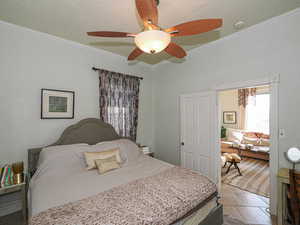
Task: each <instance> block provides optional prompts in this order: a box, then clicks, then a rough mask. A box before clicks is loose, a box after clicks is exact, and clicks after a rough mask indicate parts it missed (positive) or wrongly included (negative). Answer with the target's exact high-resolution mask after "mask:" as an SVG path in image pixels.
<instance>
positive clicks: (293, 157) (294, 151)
mask: <svg viewBox="0 0 300 225" xmlns="http://www.w3.org/2000/svg"><path fill="white" fill-rule="evenodd" d="M284 155H285V157H286V159H287V160H288V161H289V162H291V163H293V169H295V164H297V163H300V150H299V148H296V147H292V148H289V150H287V152H285V154H284Z"/></svg>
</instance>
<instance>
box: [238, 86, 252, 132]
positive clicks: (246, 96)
mask: <svg viewBox="0 0 300 225" xmlns="http://www.w3.org/2000/svg"><path fill="white" fill-rule="evenodd" d="M255 98H256V88H243V89H238V104H239V107H240V116H239V129H245V127H246V107H247V105H248V104H249V103H251V104H255Z"/></svg>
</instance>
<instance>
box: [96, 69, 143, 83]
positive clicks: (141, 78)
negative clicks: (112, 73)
mask: <svg viewBox="0 0 300 225" xmlns="http://www.w3.org/2000/svg"><path fill="white" fill-rule="evenodd" d="M92 70H94V71H99V70H102V69H99V68H96V67H92ZM129 76H132V75H129ZM132 77H137V78H139V79H140V80H143V79H144V78H143V77H138V76H132Z"/></svg>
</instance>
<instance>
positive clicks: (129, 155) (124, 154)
mask: <svg viewBox="0 0 300 225" xmlns="http://www.w3.org/2000/svg"><path fill="white" fill-rule="evenodd" d="M91 148H92V149H95V150H96V151H101V149H103V150H107V149H111V148H119V149H120V155H121V158H122V161H123V162H134V161H136V160H137V158H138V157H139V156H141V155H142V151H140V148H139V147H138V146H137V144H136V143H134V142H133V141H131V140H129V139H118V140H114V141H110V142H100V143H98V144H96V145H93V146H91ZM99 148H100V149H99ZM103 150H102V151H103Z"/></svg>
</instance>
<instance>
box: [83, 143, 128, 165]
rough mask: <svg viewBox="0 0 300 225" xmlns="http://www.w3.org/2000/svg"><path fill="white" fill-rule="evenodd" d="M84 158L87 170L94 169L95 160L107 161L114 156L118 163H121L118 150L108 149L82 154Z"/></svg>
mask: <svg viewBox="0 0 300 225" xmlns="http://www.w3.org/2000/svg"><path fill="white" fill-rule="evenodd" d="M84 156H85V161H86V164H87V169H88V170H91V169H95V168H96V164H95V160H97V159H107V158H110V157H112V156H115V157H116V160H117V162H118V163H121V162H122V160H121V157H120V149H119V148H114V149H109V150H106V151H101V152H84Z"/></svg>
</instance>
